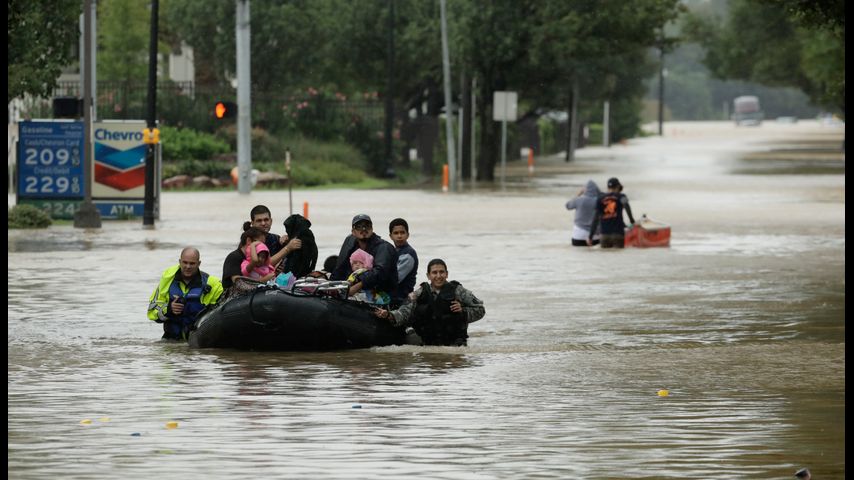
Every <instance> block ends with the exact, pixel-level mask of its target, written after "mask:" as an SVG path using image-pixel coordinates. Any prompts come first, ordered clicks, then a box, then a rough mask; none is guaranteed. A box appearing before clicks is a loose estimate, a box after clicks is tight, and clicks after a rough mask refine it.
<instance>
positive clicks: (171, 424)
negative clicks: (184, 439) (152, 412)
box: [166, 421, 178, 428]
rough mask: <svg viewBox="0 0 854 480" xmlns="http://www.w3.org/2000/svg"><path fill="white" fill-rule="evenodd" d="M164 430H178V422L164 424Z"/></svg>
mask: <svg viewBox="0 0 854 480" xmlns="http://www.w3.org/2000/svg"><path fill="white" fill-rule="evenodd" d="M166 428H178V422H175V421H172V422H166Z"/></svg>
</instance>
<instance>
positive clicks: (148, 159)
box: [142, 0, 159, 228]
mask: <svg viewBox="0 0 854 480" xmlns="http://www.w3.org/2000/svg"><path fill="white" fill-rule="evenodd" d="M158 3H159V2H158V0H151V34H150V36H149V43H148V115H147V118H146V120H147V124H148V130H149V131H154V129H155V128H157V22H158V10H159V9H158ZM156 149H157V144H156V143H149V144H148V149H147V150H146V152H145V199H144V201H143V207H142V208H143V210H142V225H143V228H154V187H155V185H154V180H155V179H154V163H155V162H156V157H155V151H156Z"/></svg>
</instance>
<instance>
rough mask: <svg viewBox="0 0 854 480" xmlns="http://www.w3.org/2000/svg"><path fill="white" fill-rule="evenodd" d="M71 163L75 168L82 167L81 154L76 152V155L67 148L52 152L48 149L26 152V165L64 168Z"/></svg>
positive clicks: (35, 149) (32, 149)
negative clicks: (63, 166)
mask: <svg viewBox="0 0 854 480" xmlns="http://www.w3.org/2000/svg"><path fill="white" fill-rule="evenodd" d="M69 161H71V164H72V165H73V166H75V167H76V166H78V165H80V154H79V152H74V155H72V154H71V152H70V151H69V150H68V149H67V148H59V149H56V150H51V149H48V148H45V149H42V150H39V149H37V148H28V149H26V150H25V151H24V164H25V165H43V166H49V165H57V166H62V165H66V164H68V162H69Z"/></svg>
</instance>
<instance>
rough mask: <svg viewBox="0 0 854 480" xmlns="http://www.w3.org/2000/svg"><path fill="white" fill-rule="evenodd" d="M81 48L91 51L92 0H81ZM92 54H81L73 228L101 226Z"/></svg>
mask: <svg viewBox="0 0 854 480" xmlns="http://www.w3.org/2000/svg"><path fill="white" fill-rule="evenodd" d="M83 44H84V45H83V49H84V51H85V52H91V51H92V48H91V46H92V0H84V1H83ZM92 60H93V59H92V55H84V56H83V72H82V75H83V172H84V174H83V178H84V179H85V180H84V181H83V203H81V204H80V209H79V210H77V212H75V213H74V227H75V228H101V213H100V212H99V211H98V209H97V208H95V205H94V204H93V203H92V177H93V176H94V175H93V169H92Z"/></svg>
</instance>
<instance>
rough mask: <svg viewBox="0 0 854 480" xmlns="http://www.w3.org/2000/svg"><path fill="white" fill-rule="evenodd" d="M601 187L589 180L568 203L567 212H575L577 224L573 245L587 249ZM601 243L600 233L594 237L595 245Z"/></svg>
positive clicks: (573, 234)
mask: <svg viewBox="0 0 854 480" xmlns="http://www.w3.org/2000/svg"><path fill="white" fill-rule="evenodd" d="M600 193H601V192H600V191H599V187H598V186H596V182H594V181H593V180H588V181H587V184H586V185H585V186H584V188H582V189H581V190H580V191H579V192H578V195H577V196H576V197H575V198H573V199H571V200H570V201H568V202H566V209H567V210H575V222H574V223H573V226H572V245H573V246H574V247H586V246H588V245H587V237H588V236H590V224H592V223H593V217H595V216H596V201H597V199H598V198H599V194H600ZM598 243H599V232H596V234H595V235H593V245H597V244H598Z"/></svg>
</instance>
